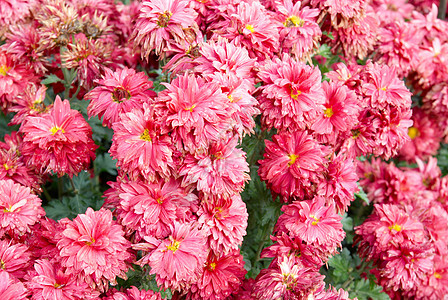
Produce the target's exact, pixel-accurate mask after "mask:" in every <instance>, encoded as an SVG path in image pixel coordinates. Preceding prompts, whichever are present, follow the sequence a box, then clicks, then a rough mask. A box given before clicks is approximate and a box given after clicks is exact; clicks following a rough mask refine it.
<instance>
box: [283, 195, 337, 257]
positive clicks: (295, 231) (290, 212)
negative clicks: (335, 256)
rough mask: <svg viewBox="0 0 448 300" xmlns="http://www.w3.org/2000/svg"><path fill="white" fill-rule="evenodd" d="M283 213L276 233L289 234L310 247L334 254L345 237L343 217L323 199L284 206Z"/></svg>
mask: <svg viewBox="0 0 448 300" xmlns="http://www.w3.org/2000/svg"><path fill="white" fill-rule="evenodd" d="M282 211H284V214H283V215H281V216H280V217H279V219H278V221H277V225H276V226H277V229H276V231H277V232H287V233H288V232H289V233H290V235H291V236H293V237H297V238H299V239H301V240H303V241H304V242H305V243H307V244H308V245H315V246H316V248H320V249H322V250H328V251H330V252H332V251H334V250H336V248H337V247H338V246H340V244H341V242H342V240H343V239H344V237H345V232H344V230H343V229H342V223H341V220H342V217H341V216H339V215H338V214H337V213H336V210H335V208H334V205H330V206H326V205H325V199H324V198H323V197H316V198H314V199H313V200H306V201H295V202H293V203H292V204H289V205H287V206H283V207H282Z"/></svg>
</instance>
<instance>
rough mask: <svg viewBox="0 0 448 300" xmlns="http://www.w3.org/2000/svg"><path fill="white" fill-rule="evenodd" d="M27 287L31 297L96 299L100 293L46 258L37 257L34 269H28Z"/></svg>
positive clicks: (61, 299) (70, 299) (74, 299)
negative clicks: (65, 272)
mask: <svg viewBox="0 0 448 300" xmlns="http://www.w3.org/2000/svg"><path fill="white" fill-rule="evenodd" d="M29 277H30V278H29V281H28V282H27V287H28V289H29V290H30V292H31V293H32V297H31V299H33V300H44V299H58V300H77V299H79V300H82V299H92V300H93V299H98V297H99V295H100V293H99V292H97V291H93V290H91V289H90V288H89V286H88V285H87V284H86V283H85V282H77V281H76V278H75V277H73V276H71V275H67V274H64V272H63V271H62V269H61V268H60V267H59V266H57V265H53V264H51V263H50V262H49V261H48V260H46V259H43V260H41V259H38V260H36V262H35V263H34V270H32V271H29Z"/></svg>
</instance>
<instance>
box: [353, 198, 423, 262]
mask: <svg viewBox="0 0 448 300" xmlns="http://www.w3.org/2000/svg"><path fill="white" fill-rule="evenodd" d="M355 232H356V234H357V235H358V237H357V239H356V240H357V242H359V247H358V249H359V250H358V251H359V254H360V255H361V256H362V257H364V258H367V259H368V260H374V261H377V260H378V259H381V257H382V255H384V254H385V253H386V252H387V251H388V250H389V249H397V248H398V247H399V245H401V244H402V243H404V242H406V241H409V242H412V243H414V244H415V245H416V246H417V245H419V244H421V243H423V242H425V241H426V240H427V238H426V232H425V228H424V226H423V224H422V223H421V222H419V221H418V220H415V219H413V218H411V217H410V216H409V215H408V214H407V213H406V212H405V211H404V210H402V209H401V208H399V207H398V206H397V205H389V204H382V205H379V204H375V210H374V212H373V214H372V215H370V217H369V218H368V219H367V220H366V221H365V222H364V223H363V224H362V225H361V226H358V227H357V228H355Z"/></svg>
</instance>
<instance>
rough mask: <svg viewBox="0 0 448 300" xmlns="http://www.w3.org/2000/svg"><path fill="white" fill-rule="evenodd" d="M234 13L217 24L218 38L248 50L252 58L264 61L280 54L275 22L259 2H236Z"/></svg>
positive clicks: (216, 33)
mask: <svg viewBox="0 0 448 300" xmlns="http://www.w3.org/2000/svg"><path fill="white" fill-rule="evenodd" d="M235 5H237V6H236V8H234V13H232V14H228V15H225V20H224V21H221V22H218V23H216V26H217V27H218V28H219V29H218V30H216V32H215V33H214V34H215V35H217V36H222V37H224V38H227V39H228V40H229V41H233V43H235V45H238V46H243V47H246V49H248V51H249V54H250V55H251V57H254V58H257V59H259V60H264V59H266V58H268V57H272V56H273V54H274V53H276V52H278V47H279V33H278V30H277V27H276V24H275V21H274V20H273V19H271V18H270V16H269V14H268V12H267V10H266V9H265V7H264V6H263V5H262V4H261V3H260V2H258V1H252V2H236V3H235Z"/></svg>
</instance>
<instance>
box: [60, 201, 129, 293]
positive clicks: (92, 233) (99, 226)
mask: <svg viewBox="0 0 448 300" xmlns="http://www.w3.org/2000/svg"><path fill="white" fill-rule="evenodd" d="M60 222H62V224H63V225H64V226H65V230H64V231H63V232H62V236H61V239H60V240H59V241H58V243H57V247H58V248H59V250H60V256H61V265H62V266H63V267H65V268H66V274H67V275H70V276H76V277H77V278H78V281H80V282H83V281H84V282H86V283H87V284H89V286H91V287H92V288H97V289H99V290H100V291H104V290H107V288H108V286H109V282H110V283H112V284H113V285H115V284H116V283H117V282H116V277H117V276H118V277H120V278H124V279H126V271H127V270H128V265H127V264H126V261H127V260H128V259H129V258H130V257H131V255H130V253H129V252H128V251H127V250H128V249H129V248H130V246H131V244H130V242H129V241H127V240H126V239H125V238H124V232H123V229H122V228H121V226H120V225H118V224H117V223H116V222H115V221H114V220H113V219H112V212H111V211H110V210H105V209H101V210H99V211H94V210H93V209H91V208H90V207H89V208H88V209H87V211H86V213H85V214H80V215H78V216H77V217H76V218H75V219H74V220H73V221H70V220H68V219H65V220H62V221H60Z"/></svg>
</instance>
